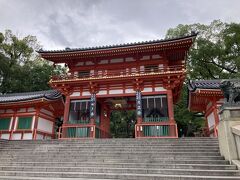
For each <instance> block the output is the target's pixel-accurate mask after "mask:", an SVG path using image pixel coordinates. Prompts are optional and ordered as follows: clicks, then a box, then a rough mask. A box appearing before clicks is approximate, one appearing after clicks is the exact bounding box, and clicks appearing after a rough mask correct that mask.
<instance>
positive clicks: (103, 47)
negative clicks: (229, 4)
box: [38, 32, 197, 53]
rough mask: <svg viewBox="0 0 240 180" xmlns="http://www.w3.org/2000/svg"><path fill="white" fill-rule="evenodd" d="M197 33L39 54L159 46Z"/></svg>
mask: <svg viewBox="0 0 240 180" xmlns="http://www.w3.org/2000/svg"><path fill="white" fill-rule="evenodd" d="M196 36H197V33H195V32H193V33H192V34H191V35H189V36H184V37H179V38H173V39H157V40H152V41H142V42H134V43H126V44H115V45H107V46H96V47H85V48H65V49H64V50H42V49H41V50H39V51H38V53H61V52H74V51H88V50H104V49H111V48H121V47H132V46H137V45H148V44H157V43H165V42H171V41H178V40H182V39H186V38H193V37H196Z"/></svg>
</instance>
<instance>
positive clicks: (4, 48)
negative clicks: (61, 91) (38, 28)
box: [0, 30, 66, 93]
mask: <svg viewBox="0 0 240 180" xmlns="http://www.w3.org/2000/svg"><path fill="white" fill-rule="evenodd" d="M39 48H40V45H39V43H38V42H37V39H36V37H34V36H26V37H24V38H18V37H17V36H16V35H14V34H13V33H12V32H11V31H10V30H7V31H5V33H0V64H1V66H0V93H11V92H26V91H38V90H47V89H49V88H50V87H49V86H48V82H49V80H50V77H51V75H53V74H59V73H65V72H66V69H65V68H63V67H61V66H57V67H56V68H55V69H54V67H53V66H52V64H51V63H50V62H48V61H45V60H43V59H41V58H40V56H39V55H38V54H37V53H36V51H37V50H39Z"/></svg>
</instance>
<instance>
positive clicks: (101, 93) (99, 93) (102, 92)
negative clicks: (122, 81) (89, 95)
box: [97, 90, 107, 95]
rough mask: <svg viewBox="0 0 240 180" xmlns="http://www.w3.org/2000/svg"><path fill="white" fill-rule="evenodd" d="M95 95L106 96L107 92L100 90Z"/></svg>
mask: <svg viewBox="0 0 240 180" xmlns="http://www.w3.org/2000/svg"><path fill="white" fill-rule="evenodd" d="M97 94H98V95H104V94H107V91H106V90H101V91H99V92H98V93H97Z"/></svg>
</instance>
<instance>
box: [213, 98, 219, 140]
mask: <svg viewBox="0 0 240 180" xmlns="http://www.w3.org/2000/svg"><path fill="white" fill-rule="evenodd" d="M213 108H214V109H213V113H214V119H215V122H214V123H215V125H214V137H218V132H217V125H218V124H219V116H218V113H217V102H216V101H214V106H213Z"/></svg>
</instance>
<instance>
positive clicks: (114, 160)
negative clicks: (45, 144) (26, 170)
mask: <svg viewBox="0 0 240 180" xmlns="http://www.w3.org/2000/svg"><path fill="white" fill-rule="evenodd" d="M56 159H57V160H58V161H59V163H61V162H86V161H87V162H89V161H90V162H126V163H129V162H134V163H139V162H159V161H170V160H189V161H192V162H193V161H195V160H196V159H199V160H224V158H223V157H220V156H209V157H206V156H204V157H198V158H196V157H181V156H180V157H167V156H166V157H162V158H122V157H113V158H106V157H99V158H96V157H85V158H73V157H71V156H69V157H68V158H61V157H59V158H51V159H50V158H33V159H27V158H21V159H20V158H19V159H9V158H5V159H4V158H1V159H0V161H1V162H34V161H38V162H48V161H49V160H52V161H54V160H56Z"/></svg>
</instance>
